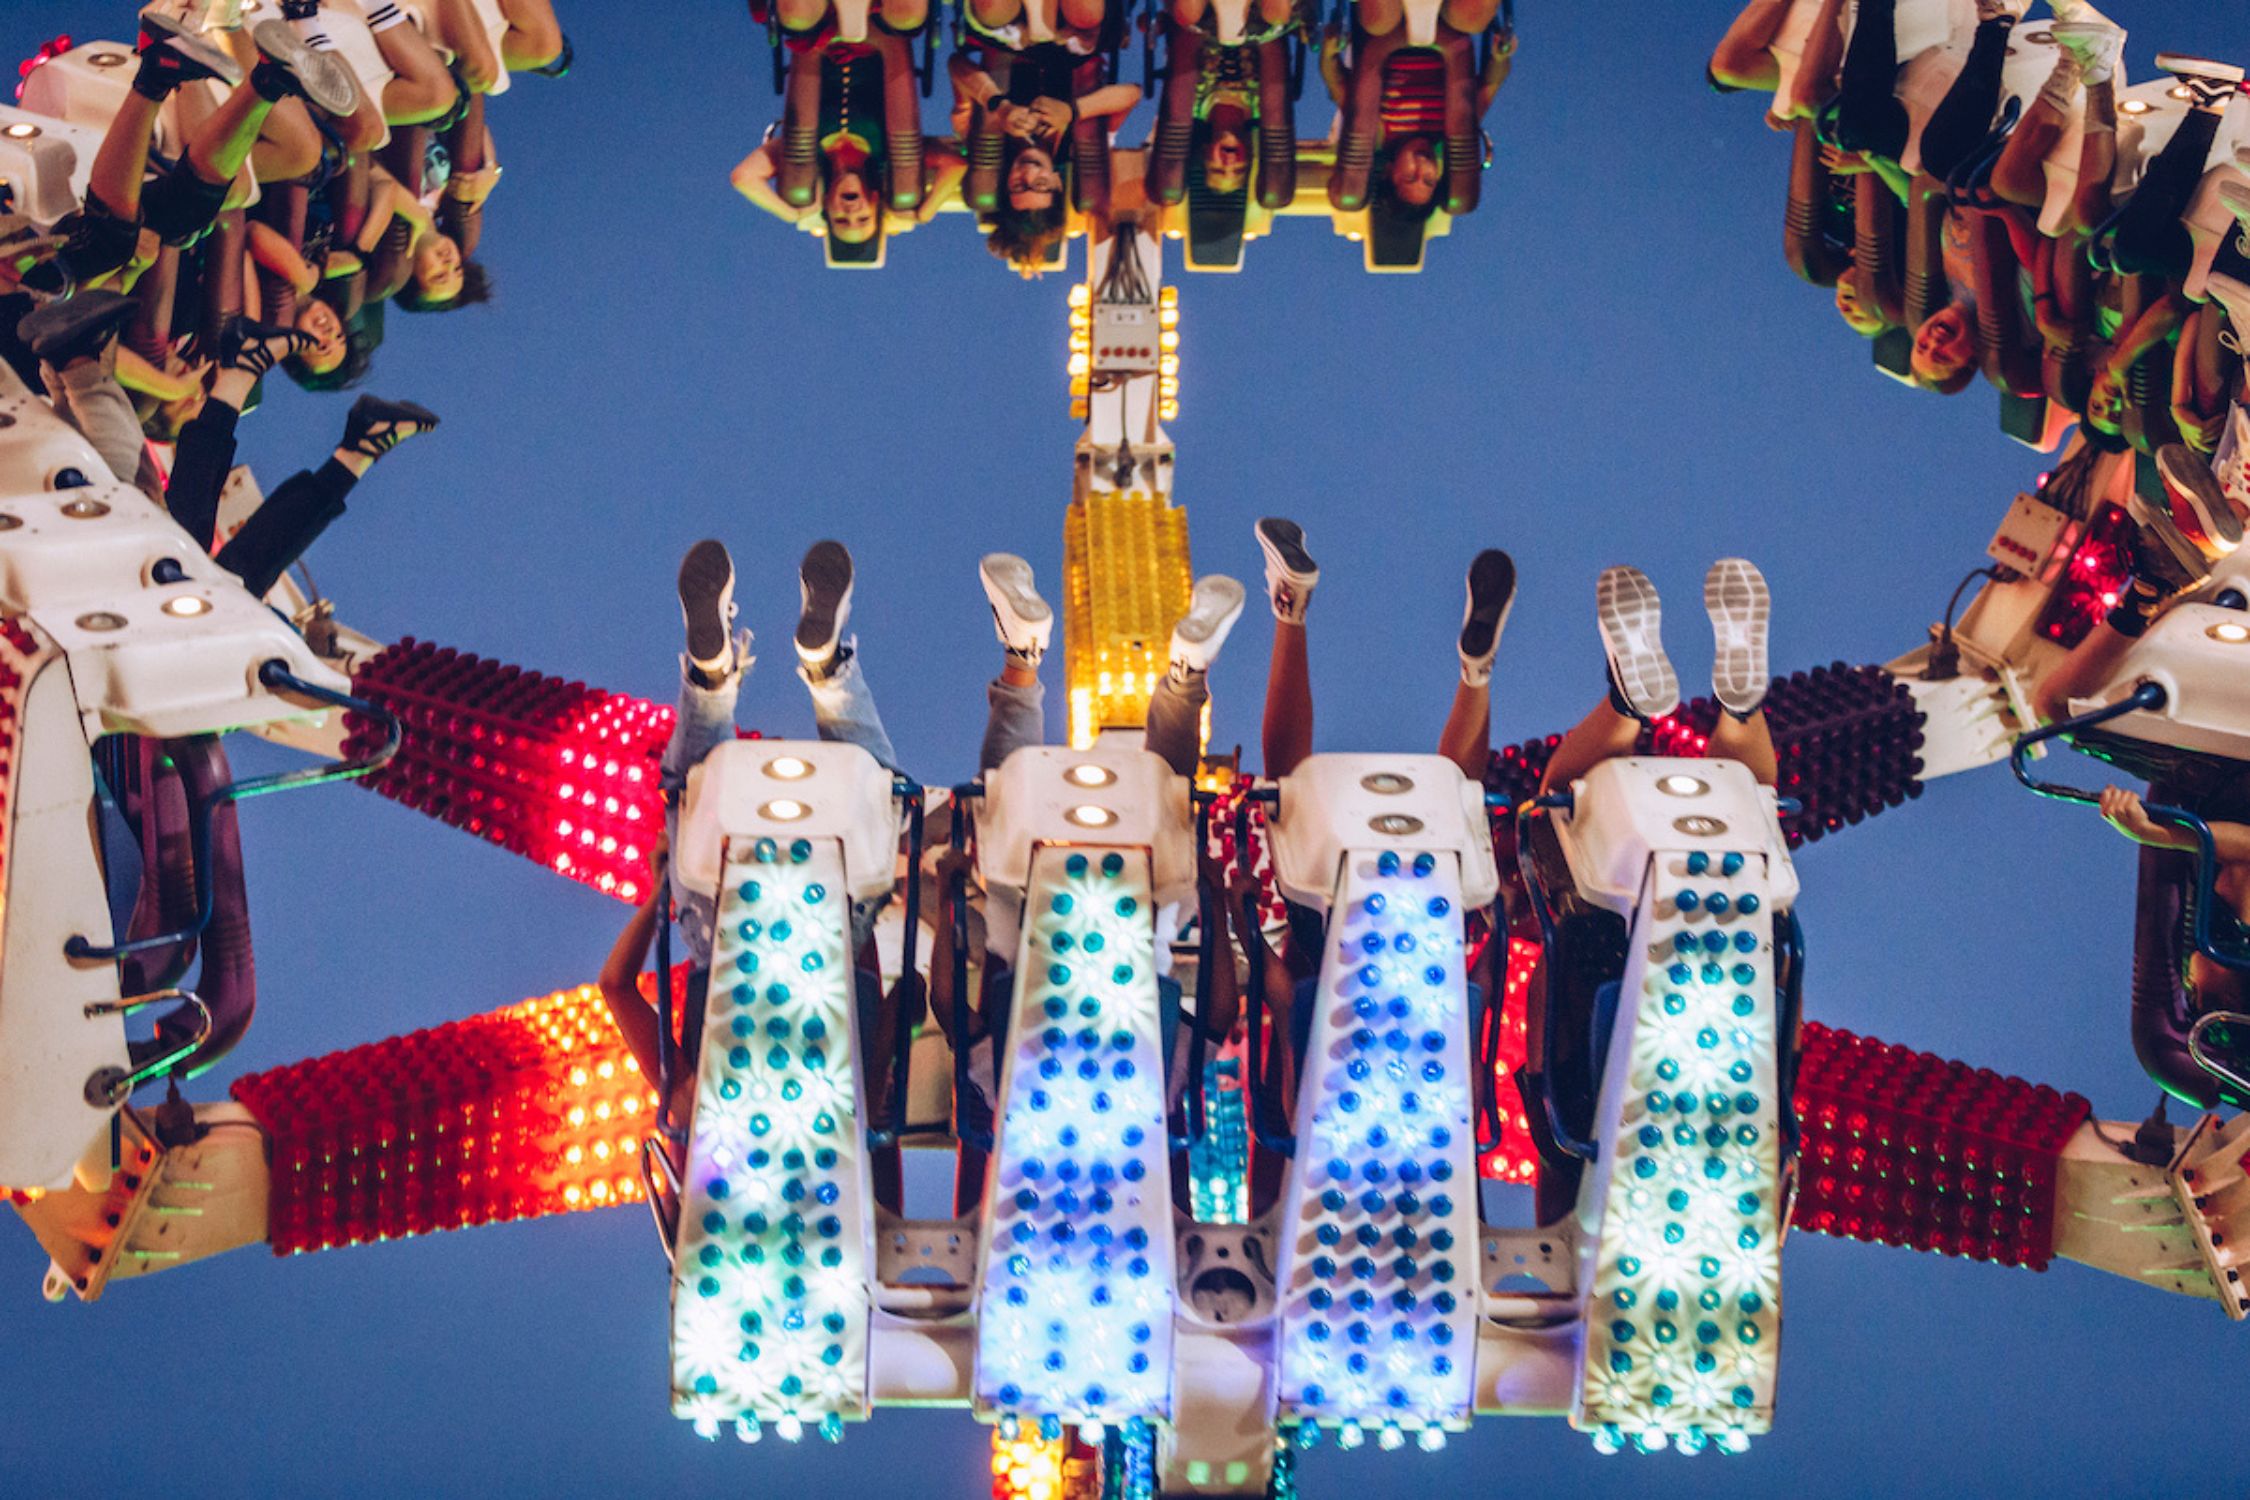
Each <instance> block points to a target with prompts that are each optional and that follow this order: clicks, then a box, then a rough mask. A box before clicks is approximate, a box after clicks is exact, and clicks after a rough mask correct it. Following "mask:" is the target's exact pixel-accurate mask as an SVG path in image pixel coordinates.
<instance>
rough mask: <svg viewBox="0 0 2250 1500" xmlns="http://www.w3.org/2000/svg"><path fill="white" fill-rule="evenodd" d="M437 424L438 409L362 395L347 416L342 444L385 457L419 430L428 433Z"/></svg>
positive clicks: (360, 451)
mask: <svg viewBox="0 0 2250 1500" xmlns="http://www.w3.org/2000/svg"><path fill="white" fill-rule="evenodd" d="M437 424H438V419H437V413H436V412H433V411H430V410H429V409H428V408H426V407H420V406H416V405H415V404H414V403H413V402H411V401H385V400H384V399H383V398H382V397H380V396H362V397H360V398H359V399H358V400H357V401H354V402H353V403H352V409H351V411H350V413H349V414H348V415H346V416H345V418H344V441H343V444H342V446H344V447H346V448H349V449H351V450H352V451H353V452H354V453H364V454H365V455H367V456H368V457H369V458H381V457H382V456H383V455H384V454H386V453H388V452H390V451H391V450H392V449H393V448H396V447H397V446H398V445H399V444H401V443H403V442H405V441H406V440H407V439H408V438H410V437H412V436H414V435H415V434H416V433H418V432H428V431H429V430H430V429H431V428H433V427H435V426H437Z"/></svg>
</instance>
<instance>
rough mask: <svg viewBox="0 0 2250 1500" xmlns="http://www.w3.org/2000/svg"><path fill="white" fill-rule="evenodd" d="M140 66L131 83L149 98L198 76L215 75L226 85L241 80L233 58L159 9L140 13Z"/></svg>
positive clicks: (160, 94) (158, 95) (191, 80)
mask: <svg viewBox="0 0 2250 1500" xmlns="http://www.w3.org/2000/svg"><path fill="white" fill-rule="evenodd" d="M140 20H141V45H140V48H139V51H140V58H141V68H140V73H139V74H138V76H136V77H135V79H134V80H133V86H134V87H135V88H137V89H140V90H141V92H143V93H144V94H148V93H149V91H150V89H151V88H153V89H155V90H156V92H155V93H153V94H150V97H151V98H161V97H163V95H165V94H169V93H170V92H171V91H172V90H174V89H176V88H178V87H180V86H181V85H182V84H186V83H194V82H196V81H198V80H199V79H204V78H216V79H217V80H219V82H221V83H223V84H225V85H226V86H227V87H228V88H232V87H234V86H235V85H236V84H238V83H240V82H241V81H242V69H241V67H240V66H239V65H238V64H237V63H236V62H235V60H234V59H233V58H231V57H229V56H227V55H226V53H225V52H223V51H221V50H220V49H219V48H217V47H214V46H212V45H211V44H210V43H209V42H206V41H204V40H203V39H202V38H201V37H198V36H195V35H192V34H191V33H190V32H189V31H188V29H187V27H186V25H185V24H183V23H182V22H179V21H176V20H174V19H173V18H172V17H170V16H167V15H165V14H163V13H162V12H160V11H151V12H148V13H145V14H143V15H142V16H141V18H140Z"/></svg>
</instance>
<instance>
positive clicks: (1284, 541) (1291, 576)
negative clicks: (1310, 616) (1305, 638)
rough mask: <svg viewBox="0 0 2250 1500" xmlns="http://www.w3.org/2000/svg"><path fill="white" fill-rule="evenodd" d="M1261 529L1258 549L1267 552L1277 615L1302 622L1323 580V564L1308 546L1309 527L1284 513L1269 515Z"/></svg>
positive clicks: (1268, 576) (1269, 587)
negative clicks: (1299, 523) (1282, 515)
mask: <svg viewBox="0 0 2250 1500" xmlns="http://www.w3.org/2000/svg"><path fill="white" fill-rule="evenodd" d="M1257 531H1258V550H1259V551H1261V552H1263V553H1265V555H1266V594H1267V597H1268V598H1269V599H1270V600H1271V601H1272V603H1273V617H1274V618H1275V619H1277V620H1280V621H1283V622H1284V623H1286V624H1291V625H1302V624H1303V623H1304V621H1305V607H1306V606H1307V605H1309V604H1311V603H1312V591H1313V587H1314V585H1316V584H1318V583H1319V582H1320V564H1319V563H1316V562H1314V561H1313V560H1312V554H1311V553H1310V552H1307V551H1306V550H1305V529H1304V528H1303V527H1302V526H1299V525H1298V524H1297V523H1296V522H1295V521H1291V520H1288V519H1285V518H1284V517H1281V516H1268V517H1266V518H1265V519H1264V520H1262V521H1260V522H1259V523H1258V528H1257Z"/></svg>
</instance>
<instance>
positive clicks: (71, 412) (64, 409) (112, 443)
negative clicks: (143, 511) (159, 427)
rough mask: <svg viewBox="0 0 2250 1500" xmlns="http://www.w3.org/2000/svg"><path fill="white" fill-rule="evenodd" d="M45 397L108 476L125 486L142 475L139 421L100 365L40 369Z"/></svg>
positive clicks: (85, 362)
mask: <svg viewBox="0 0 2250 1500" xmlns="http://www.w3.org/2000/svg"><path fill="white" fill-rule="evenodd" d="M39 374H40V376H41V377H42V378H43V379H45V381H46V382H47V397H48V399H49V400H51V401H53V402H54V404H55V414H56V415H57V416H60V417H61V418H62V419H63V420H64V421H66V422H68V423H69V424H70V425H71V426H73V427H75V428H77V429H78V432H79V435H80V436H81V437H83V438H85V439H86V441H87V442H89V443H91V444H93V445H94V451H95V452H96V453H99V454H100V455H101V456H102V462H103V463H105V464H108V465H109V472H110V473H111V474H113V475H114V476H116V477H117V478H118V479H121V480H123V481H124V482H125V483H127V484H131V483H133V481H134V476H136V475H137V474H139V473H140V471H141V419H140V418H139V417H138V416H136V415H135V414H134V412H133V402H132V399H131V398H130V397H128V396H127V395H126V394H125V388H124V387H123V386H121V385H119V384H118V383H117V377H116V376H114V375H112V374H110V373H109V371H107V370H105V369H103V368H102V364H101V361H99V360H92V359H88V360H80V361H79V362H78V363H77V364H74V365H72V366H71V367H70V368H69V369H67V370H57V369H56V368H55V367H54V366H53V365H41V366H40V367H39Z"/></svg>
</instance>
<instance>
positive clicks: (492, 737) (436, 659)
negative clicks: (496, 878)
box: [345, 637, 673, 901]
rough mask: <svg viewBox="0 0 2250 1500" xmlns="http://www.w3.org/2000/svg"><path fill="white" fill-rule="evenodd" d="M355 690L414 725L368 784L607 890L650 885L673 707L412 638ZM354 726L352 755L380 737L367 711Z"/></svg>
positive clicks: (364, 671) (373, 663)
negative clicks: (661, 764) (661, 777)
mask: <svg viewBox="0 0 2250 1500" xmlns="http://www.w3.org/2000/svg"><path fill="white" fill-rule="evenodd" d="M352 690H353V691H354V692H356V693H359V694H360V695H361V696H363V697H366V698H368V699H369V700H371V701H373V702H376V703H379V704H381V705H382V706H384V707H385V708H388V709H389V710H391V712H393V713H395V714H397V715H398V716H399V717H400V718H401V719H402V720H403V721H404V722H405V725H406V737H405V740H404V742H403V743H402V745H401V746H400V748H399V753H398V755H397V756H396V757H395V758H394V759H393V760H392V761H391V763H390V764H389V765H388V766H386V767H384V768H383V769H382V770H381V771H379V772H377V773H376V774H374V775H372V776H368V777H365V778H363V779H362V780H361V782H360V785H362V786H365V787H369V788H372V789H373V790H375V791H378V792H381V793H382V794H383V795H384V796H386V797H389V798H391V799H393V800H394V801H397V802H403V803H405V804H406V805H407V806H408V807H411V808H414V809H415V810H416V811H418V812H424V813H427V814H429V815H430V816H431V817H433V818H436V819H438V820H439V821H441V822H444V823H448V824H451V825H452V826H453V827H455V828H460V829H464V830H466V831H467V832H470V833H473V834H475V835H477V836H478V837H479V838H482V839H484V840H486V841H487V842H490V843H494V844H498V845H500V846H501V847H502V848H504V849H509V850H512V851H514V852H515V853H517V854H521V855H523V856H525V857H526V858H528V859H533V860H536V861H538V862H539V863H540V864H543V865H545V866H547V867H548V868H549V869H552V870H555V871H557V872H559V873H561V874H564V875H567V876H569V877H570V878H571V879H573V880H576V881H579V882H580V883H582V884H585V885H590V886H592V887H593V888H594V889H596V890H598V891H601V892H603V893H604V894H606V895H612V896H615V897H617V898H618V899H620V900H623V901H639V900H641V899H642V898H643V897H644V896H645V895H646V894H647V891H646V887H647V883H648V849H649V843H650V841H651V840H652V839H653V838H654V837H655V836H656V833H657V831H658V830H659V829H661V828H662V827H663V821H664V819H663V794H662V791H661V790H660V788H659V785H658V762H659V760H660V759H661V758H662V756H663V754H664V742H665V741H666V740H667V739H668V738H670V736H671V733H672V718H673V711H672V710H671V709H670V708H669V707H666V706H664V705H661V704H656V703H650V702H648V701H647V700H645V699H641V698H631V697H627V696H625V695H623V694H621V693H608V692H603V691H602V690H601V689H599V688H590V687H588V686H586V684H584V683H582V682H565V681H563V680H562V679H560V678H557V677H548V676H546V675H544V674H542V673H538V672H529V671H526V670H524V669H523V668H521V667H511V666H506V665H504V664H502V663H500V662H496V661H490V660H487V659H486V658H484V657H481V656H473V655H470V654H469V653H467V652H462V651H455V650H453V649H451V648H450V647H446V648H440V647H437V646H433V645H430V644H429V643H428V642H424V641H416V640H414V639H413V638H412V637H409V638H407V639H406V640H404V641H401V642H399V643H398V644H397V645H395V646H392V647H390V648H389V649H387V650H385V651H383V652H382V653H381V654H379V655H377V656H376V657H374V658H373V659H372V660H370V661H369V662H368V663H367V664H366V665H365V666H363V667H361V668H360V670H359V673H358V674H357V675H356V676H355V677H354V678H353V679H352ZM349 727H350V733H351V738H350V740H349V741H348V742H347V744H346V747H345V748H346V751H347V753H353V754H356V753H358V752H359V751H361V750H362V749H365V748H368V747H369V746H370V745H371V744H372V742H373V741H374V739H375V737H376V735H377V734H378V733H379V731H378V730H377V728H376V726H375V725H374V724H372V723H371V722H369V721H367V720H366V719H364V718H359V717H356V716H355V717H354V718H352V719H351V720H350V721H349Z"/></svg>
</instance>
